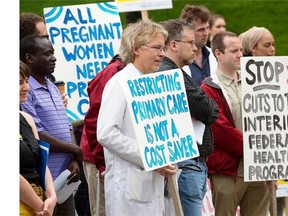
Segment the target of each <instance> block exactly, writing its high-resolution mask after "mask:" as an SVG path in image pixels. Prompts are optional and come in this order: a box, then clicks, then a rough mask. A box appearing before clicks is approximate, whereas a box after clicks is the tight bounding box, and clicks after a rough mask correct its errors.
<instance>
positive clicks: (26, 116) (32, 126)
mask: <svg viewBox="0 0 288 216" xmlns="http://www.w3.org/2000/svg"><path fill="white" fill-rule="evenodd" d="M20 113H21V114H22V115H23V116H24V118H25V119H26V121H27V122H28V123H29V125H30V126H31V128H32V131H33V134H34V136H35V138H36V139H39V135H38V131H37V127H36V124H35V122H34V120H33V117H32V116H31V115H29V114H28V113H26V112H22V111H20Z"/></svg>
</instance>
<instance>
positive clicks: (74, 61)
mask: <svg viewBox="0 0 288 216" xmlns="http://www.w3.org/2000/svg"><path fill="white" fill-rule="evenodd" d="M44 17H45V22H46V26H47V31H48V34H49V39H50V41H51V43H52V45H53V47H54V49H55V53H54V54H55V57H56V58H57V62H56V68H55V72H54V75H55V77H56V80H62V81H64V82H65V84H66V85H65V90H66V93H67V95H68V99H69V103H68V109H67V113H68V117H69V119H70V121H73V120H79V119H83V118H84V116H85V114H86V112H87V110H88V108H89V98H88V94H87V84H88V82H89V81H90V80H91V79H92V78H93V77H94V76H95V75H96V74H97V73H98V72H100V71H101V70H102V69H103V68H104V67H105V66H106V65H108V63H109V61H110V60H111V58H112V57H113V56H114V55H116V54H117V53H118V49H119V46H120V39H121V34H122V26H121V21H120V16H119V12H118V9H117V6H116V4H115V2H110V3H93V4H83V5H70V6H59V7H50V8H44Z"/></svg>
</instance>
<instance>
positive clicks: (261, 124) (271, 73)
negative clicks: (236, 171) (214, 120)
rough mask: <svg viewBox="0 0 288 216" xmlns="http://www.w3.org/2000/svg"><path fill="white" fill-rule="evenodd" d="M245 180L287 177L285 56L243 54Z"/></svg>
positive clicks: (287, 69) (287, 83) (287, 74)
mask: <svg viewBox="0 0 288 216" xmlns="http://www.w3.org/2000/svg"><path fill="white" fill-rule="evenodd" d="M241 77H242V79H241V80H242V123H243V139H244V181H265V180H277V179H287V178H288V148H287V147H288V57H287V56H281V57H243V58H241Z"/></svg>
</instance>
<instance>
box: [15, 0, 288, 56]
mask: <svg viewBox="0 0 288 216" xmlns="http://www.w3.org/2000/svg"><path fill="white" fill-rule="evenodd" d="M111 1H113V0H111ZM111 1H104V0H102V1H101V0H100V1H99V0H85V1H83V0H62V1H61V0H36V1H35V0H20V12H21V13H22V12H32V13H36V14H39V15H43V8H46V7H53V6H61V5H77V4H89V3H97V2H111ZM186 4H195V5H204V6H206V7H207V8H208V9H209V10H210V11H211V12H212V13H217V14H221V15H223V16H224V17H225V19H226V22H227V30H229V31H233V32H235V33H237V34H240V33H242V32H243V31H246V30H247V29H249V28H251V27H252V26H263V27H266V28H268V29H269V30H270V31H271V32H272V34H273V35H274V37H275V40H276V55H278V56H280V55H286V56H287V55H288V28H287V23H288V16H287V14H286V13H288V1H287V0H270V1H268V0H222V1H221V0H193V1H189V0H173V9H165V10H152V11H148V15H149V18H150V19H152V20H154V21H157V22H160V21H164V20H167V19H174V18H178V17H179V15H180V13H181V10H182V8H183V7H184V6H185V5H186ZM120 16H121V20H122V25H123V27H125V26H126V23H125V13H121V14H120Z"/></svg>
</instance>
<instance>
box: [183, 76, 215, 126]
mask: <svg viewBox="0 0 288 216" xmlns="http://www.w3.org/2000/svg"><path fill="white" fill-rule="evenodd" d="M183 74H184V82H185V89H186V94H187V99H188V105H189V110H190V115H191V117H193V118H195V119H197V120H199V121H201V122H202V123H204V124H205V125H210V124H211V123H213V122H215V121H216V119H217V118H218V115H219V110H218V108H217V104H216V103H215V101H214V100H212V99H211V98H209V97H208V95H206V94H205V92H203V90H202V89H200V88H199V87H198V86H197V85H196V83H195V82H194V81H193V80H192V78H191V77H190V76H189V75H187V74H186V73H183Z"/></svg>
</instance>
